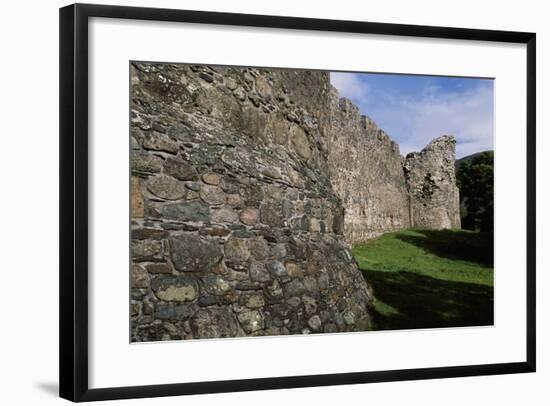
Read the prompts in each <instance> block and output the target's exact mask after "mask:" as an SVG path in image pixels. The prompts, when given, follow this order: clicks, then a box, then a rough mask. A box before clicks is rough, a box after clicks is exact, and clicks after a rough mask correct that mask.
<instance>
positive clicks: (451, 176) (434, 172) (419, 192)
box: [404, 135, 460, 229]
mask: <svg viewBox="0 0 550 406" xmlns="http://www.w3.org/2000/svg"><path fill="white" fill-rule="evenodd" d="M455 143H456V141H455V138H454V137H453V136H448V135H444V136H442V137H439V138H436V139H435V140H433V141H432V142H430V144H428V146H426V148H424V149H423V150H422V151H420V152H412V153H410V154H408V155H407V157H406V159H405V163H404V169H405V178H406V180H407V189H408V193H409V198H410V219H411V225H412V226H413V227H416V228H428V229H446V228H460V198H459V193H458V187H457V186H456V178H455Z"/></svg>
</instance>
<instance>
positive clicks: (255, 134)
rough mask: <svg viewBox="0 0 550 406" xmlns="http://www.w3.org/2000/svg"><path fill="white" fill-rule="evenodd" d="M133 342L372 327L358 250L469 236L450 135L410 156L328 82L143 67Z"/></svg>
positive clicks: (135, 137) (137, 87)
mask: <svg viewBox="0 0 550 406" xmlns="http://www.w3.org/2000/svg"><path fill="white" fill-rule="evenodd" d="M130 119H131V154H130V163H131V172H132V176H131V183H130V192H131V229H132V235H131V237H132V241H131V258H132V265H131V277H132V278H131V279H132V288H131V317H132V319H131V320H132V324H131V327H132V332H131V340H132V341H133V342H137V341H157V340H177V339H191V338H220V337H238V336H250V335H253V336H258V335H281V334H302V333H318V332H343V331H363V330H366V329H368V327H369V323H370V317H369V310H368V308H369V301H370V293H369V291H368V288H367V282H366V281H365V279H364V278H363V276H362V275H361V273H360V271H359V270H358V267H357V264H356V262H355V260H354V259H353V257H352V255H351V250H350V248H351V244H356V243H359V242H364V241H366V240H368V239H369V238H372V237H374V236H377V235H379V234H381V233H384V232H388V231H392V230H399V229H403V228H410V227H419V228H432V229H442V228H451V227H460V218H459V202H458V189H457V187H456V182H455V174H454V153H455V150H454V148H455V141H454V138H452V137H450V136H443V137H440V138H438V139H436V140H434V141H432V142H431V143H430V144H429V145H428V146H427V147H426V148H425V149H424V150H422V151H421V152H419V153H412V154H409V155H407V157H406V158H404V157H402V156H401V155H400V152H399V146H398V145H397V144H396V143H395V142H393V141H392V140H391V139H390V138H389V137H388V135H387V134H385V133H384V132H383V131H382V130H380V129H379V128H377V126H376V124H375V123H374V122H372V120H370V119H369V118H368V117H365V116H361V115H360V114H359V112H358V109H357V108H356V107H355V106H354V105H353V104H352V103H351V102H350V101H348V100H346V99H341V98H339V97H338V94H337V92H336V90H335V89H334V88H333V87H332V86H331V85H330V77H329V73H328V72H320V71H307V70H275V69H274V70H264V69H255V68H233V67H218V66H190V65H173V64H147V63H132V66H131V117H130Z"/></svg>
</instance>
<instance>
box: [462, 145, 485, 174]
mask: <svg viewBox="0 0 550 406" xmlns="http://www.w3.org/2000/svg"><path fill="white" fill-rule="evenodd" d="M484 152H491V153H492V152H493V151H491V150H487V151H481V152H476V153H475V154H472V155H467V156H465V157H463V158H460V159H457V160H455V172H456V171H458V168H460V165H462V164H463V163H464V162H468V161H471V160H472V159H474V158H475V157H476V156H478V155H480V154H483V153H484Z"/></svg>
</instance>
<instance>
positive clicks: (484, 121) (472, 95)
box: [331, 73, 494, 158]
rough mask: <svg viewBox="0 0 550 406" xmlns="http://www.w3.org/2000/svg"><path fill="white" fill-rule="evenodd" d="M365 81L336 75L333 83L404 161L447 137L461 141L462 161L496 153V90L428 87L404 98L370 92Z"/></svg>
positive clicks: (481, 84) (483, 86)
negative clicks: (486, 152)
mask: <svg viewBox="0 0 550 406" xmlns="http://www.w3.org/2000/svg"><path fill="white" fill-rule="evenodd" d="M360 77H361V75H360V74H350V73H331V82H332V84H333V86H334V87H336V88H337V89H338V90H339V92H340V94H341V95H343V96H345V97H348V98H350V99H352V100H353V101H354V102H355V103H356V104H357V105H358V107H359V108H360V110H361V113H362V114H366V115H367V116H369V117H371V118H372V119H373V120H374V121H375V122H376V123H377V124H378V126H379V127H380V128H382V129H384V130H385V131H386V132H387V133H388V134H389V135H390V137H391V138H392V139H394V140H395V141H396V142H397V143H398V144H399V146H400V151H401V153H402V154H403V155H406V154H407V153H409V152H412V151H419V150H421V149H422V148H424V147H425V146H426V145H427V144H428V143H429V142H430V141H431V140H433V139H434V138H436V137H439V136H440V135H443V134H452V135H454V136H455V137H456V138H457V151H456V152H457V154H456V155H457V157H458V158H460V157H463V156H466V155H469V154H472V153H475V152H479V151H483V150H487V149H493V145H494V139H493V86H488V85H487V82H479V85H478V86H474V87H467V88H459V89H457V90H453V91H450V90H448V89H444V88H441V87H439V86H427V87H426V88H424V89H423V90H422V91H421V92H419V93H418V94H414V93H411V92H409V93H407V94H404V95H402V94H399V92H396V91H395V90H392V92H389V91H386V90H385V89H381V88H378V87H375V86H374V85H372V84H371V86H370V87H369V86H368V85H367V84H366V83H364V81H362V80H361V79H360ZM367 96H368V98H367Z"/></svg>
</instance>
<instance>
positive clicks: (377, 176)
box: [328, 90, 411, 244]
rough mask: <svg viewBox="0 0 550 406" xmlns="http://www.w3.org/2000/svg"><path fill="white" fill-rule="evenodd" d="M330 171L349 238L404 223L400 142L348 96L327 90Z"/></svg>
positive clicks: (362, 238)
mask: <svg viewBox="0 0 550 406" xmlns="http://www.w3.org/2000/svg"><path fill="white" fill-rule="evenodd" d="M329 128H330V136H329V147H328V150H329V156H328V161H329V171H330V174H331V181H332V185H333V187H334V190H335V191H336V193H337V194H338V195H339V196H340V198H341V199H342V202H343V205H344V207H345V216H344V218H345V220H344V223H345V234H346V239H347V241H348V242H349V243H351V244H355V243H360V242H364V241H366V240H368V239H370V238H373V237H376V236H378V235H380V234H382V233H384V232H388V231H392V230H399V229H403V228H409V227H410V226H411V222H410V219H409V198H408V194H407V185H406V180H405V176H404V172H403V157H402V156H401V154H400V153H399V145H397V144H396V143H395V142H394V141H392V140H391V139H390V138H389V137H388V135H387V134H386V133H385V132H384V131H382V130H381V129H379V128H378V127H377V126H376V124H375V123H374V122H373V121H372V120H371V119H369V118H368V117H366V116H361V115H360V114H359V110H358V109H357V107H356V106H355V105H353V104H352V103H351V102H350V101H349V100H347V99H344V98H338V94H337V92H336V90H333V91H332V94H331V109H330V126H329Z"/></svg>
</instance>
